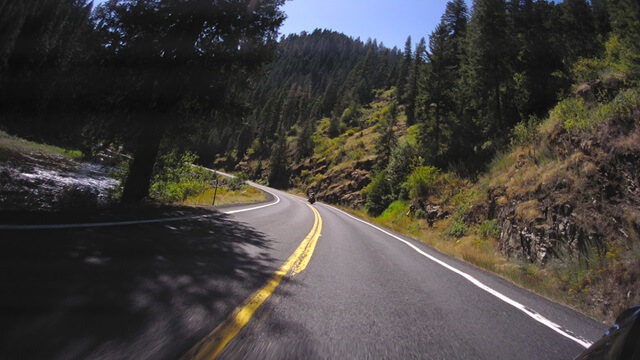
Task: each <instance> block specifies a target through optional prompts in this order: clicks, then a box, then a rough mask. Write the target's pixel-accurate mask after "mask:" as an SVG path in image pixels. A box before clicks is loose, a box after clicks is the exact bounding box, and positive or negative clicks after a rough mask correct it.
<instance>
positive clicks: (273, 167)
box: [268, 131, 291, 188]
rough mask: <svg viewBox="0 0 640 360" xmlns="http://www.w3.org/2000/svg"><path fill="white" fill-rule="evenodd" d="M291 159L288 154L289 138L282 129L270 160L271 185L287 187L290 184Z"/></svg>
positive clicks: (269, 179)
mask: <svg viewBox="0 0 640 360" xmlns="http://www.w3.org/2000/svg"><path fill="white" fill-rule="evenodd" d="M290 175H291V174H290V170H289V159H288V155H287V138H286V136H285V135H284V133H283V132H282V131H280V135H279V136H278V141H276V143H275V144H274V145H273V150H272V151H271V159H270V160H269V177H268V181H269V186H272V187H275V188H286V187H288V186H289V177H290Z"/></svg>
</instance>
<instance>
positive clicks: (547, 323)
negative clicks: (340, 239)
mask: <svg viewBox="0 0 640 360" xmlns="http://www.w3.org/2000/svg"><path fill="white" fill-rule="evenodd" d="M328 206H329V207H330V208H332V209H335V210H337V211H339V212H341V213H343V214H345V215H347V216H348V217H350V218H352V219H354V220H357V221H359V222H361V223H363V224H366V225H369V226H371V227H372V228H374V229H376V230H378V231H381V232H383V233H385V234H387V235H389V236H391V237H392V238H395V239H396V240H399V241H402V242H403V243H405V244H406V245H407V246H409V247H410V248H412V249H413V250H415V251H416V252H417V253H419V254H420V255H422V256H424V257H426V258H428V259H429V260H431V261H433V262H435V263H437V264H439V265H441V266H443V267H445V268H447V269H449V270H451V271H453V272H454V273H456V274H458V275H460V276H462V277H464V278H465V279H467V280H469V282H471V283H472V284H473V285H475V286H477V287H479V288H480V289H482V290H484V291H486V292H488V293H489V294H491V295H493V296H495V297H497V298H498V299H500V300H502V301H504V302H506V303H507V304H509V305H511V306H513V307H515V308H516V309H518V310H520V311H522V312H523V313H525V314H527V315H528V316H529V317H531V318H532V319H534V320H535V321H537V322H539V323H541V324H543V325H544V326H546V327H548V328H550V329H551V330H553V331H555V332H557V333H558V334H560V335H562V336H564V337H566V338H568V339H571V340H573V341H575V342H576V343H578V344H580V345H581V346H583V347H585V348H588V347H589V346H591V345H593V343H592V342H590V341H588V340H586V339H580V338H578V337H576V336H573V335H572V334H569V333H568V332H567V331H566V330H564V329H563V328H562V326H560V325H558V324H556V323H554V322H553V321H551V320H549V319H547V318H545V317H544V316H542V315H540V314H538V313H537V312H535V311H533V310H531V309H529V308H528V307H526V306H524V305H522V304H520V303H519V302H517V301H515V300H513V299H511V298H509V297H507V296H506V295H504V294H502V293H500V292H498V291H496V290H494V289H492V288H490V287H488V286H487V285H485V284H483V283H482V282H480V281H479V280H477V279H476V278H474V277H473V276H471V275H469V274H467V273H465V272H463V271H461V270H458V269H456V268H455V267H453V266H451V265H449V264H447V263H445V262H444V261H442V260H439V259H437V258H435V257H433V256H431V255H429V254H427V253H425V252H424V251H422V250H420V249H419V248H418V247H417V246H415V245H413V244H411V243H410V242H408V241H407V240H404V239H402V238H400V237H398V236H396V235H394V234H391V233H390V232H388V231H386V230H384V229H381V228H379V227H377V226H375V225H373V224H371V223H369V222H366V221H364V220H362V219H358V218H357V217H355V216H353V215H351V214H348V213H346V212H344V211H342V210H340V209H337V208H335V207H333V206H330V205H328Z"/></svg>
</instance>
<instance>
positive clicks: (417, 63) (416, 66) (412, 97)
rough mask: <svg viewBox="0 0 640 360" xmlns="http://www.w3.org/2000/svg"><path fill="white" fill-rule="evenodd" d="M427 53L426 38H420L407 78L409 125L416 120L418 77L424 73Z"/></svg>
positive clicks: (406, 111) (406, 100) (406, 94)
mask: <svg viewBox="0 0 640 360" xmlns="http://www.w3.org/2000/svg"><path fill="white" fill-rule="evenodd" d="M425 53H426V43H425V40H424V38H422V39H420V42H419V43H418V46H416V52H415V55H414V57H413V59H414V60H413V63H412V64H411V65H412V66H411V71H410V72H409V77H408V79H407V88H406V91H405V92H404V94H405V103H406V106H405V113H406V115H407V125H408V126H411V125H413V124H415V122H416V116H415V109H416V97H417V96H418V78H419V77H420V74H421V73H422V67H423V65H424V56H425Z"/></svg>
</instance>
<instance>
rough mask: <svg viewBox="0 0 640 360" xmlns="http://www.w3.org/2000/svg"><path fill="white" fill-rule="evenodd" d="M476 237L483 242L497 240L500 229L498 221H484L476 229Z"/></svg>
mask: <svg viewBox="0 0 640 360" xmlns="http://www.w3.org/2000/svg"><path fill="white" fill-rule="evenodd" d="M478 235H480V238H481V239H483V240H487V239H497V238H498V236H500V227H499V226H498V220H497V219H493V220H485V221H483V222H482V224H480V227H479V228H478Z"/></svg>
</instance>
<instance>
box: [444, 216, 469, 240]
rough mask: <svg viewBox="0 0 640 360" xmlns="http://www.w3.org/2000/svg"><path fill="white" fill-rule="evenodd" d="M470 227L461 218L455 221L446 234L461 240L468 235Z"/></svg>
mask: <svg viewBox="0 0 640 360" xmlns="http://www.w3.org/2000/svg"><path fill="white" fill-rule="evenodd" d="M467 231H469V227H468V226H467V225H466V224H465V223H464V221H462V219H461V218H456V219H454V220H453V222H452V223H451V224H449V227H447V229H446V230H445V234H446V235H448V236H451V237H454V238H461V237H463V236H465V235H466V234H467Z"/></svg>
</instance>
